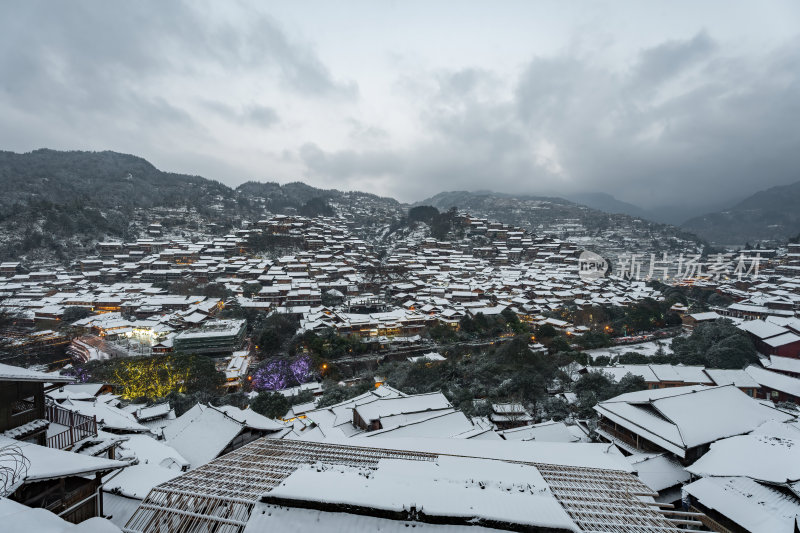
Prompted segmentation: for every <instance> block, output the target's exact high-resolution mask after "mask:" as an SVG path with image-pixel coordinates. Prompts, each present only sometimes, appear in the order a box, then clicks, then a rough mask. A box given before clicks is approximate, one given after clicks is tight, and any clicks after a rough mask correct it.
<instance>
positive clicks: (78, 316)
mask: <svg viewBox="0 0 800 533" xmlns="http://www.w3.org/2000/svg"><path fill="white" fill-rule="evenodd" d="M91 314H92V312H91V311H90V310H89V309H87V308H86V307H80V306H77V305H73V306H70V307H67V308H66V309H64V314H63V315H62V316H61V320H62V321H63V322H67V323H72V322H75V321H76V320H82V319H84V318H86V317H88V316H91Z"/></svg>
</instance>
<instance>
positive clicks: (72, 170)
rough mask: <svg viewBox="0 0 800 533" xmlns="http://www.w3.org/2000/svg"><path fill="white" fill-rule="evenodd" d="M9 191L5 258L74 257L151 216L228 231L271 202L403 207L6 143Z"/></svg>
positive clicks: (3, 186)
mask: <svg viewBox="0 0 800 533" xmlns="http://www.w3.org/2000/svg"><path fill="white" fill-rule="evenodd" d="M0 190H2V191H3V193H2V194H0V260H4V259H8V258H20V257H23V256H24V257H25V258H28V259H52V258H55V259H58V260H65V259H68V257H69V256H74V255H76V254H77V253H89V251H88V249H89V248H92V247H93V246H94V243H95V242H97V241H99V240H103V239H106V238H113V239H124V240H128V239H134V238H136V237H138V236H141V235H142V234H143V232H144V231H145V230H146V227H147V225H148V224H149V223H151V222H162V223H167V224H168V225H169V226H172V227H184V226H185V227H187V228H189V229H191V228H192V227H194V228H196V229H199V228H200V226H201V225H204V224H209V223H213V224H215V225H216V226H215V227H217V228H219V231H227V230H229V229H231V228H233V227H238V223H239V222H240V221H241V220H242V219H251V220H252V219H254V218H258V217H261V216H263V215H264V213H265V210H266V211H269V212H272V213H282V212H286V210H290V209H292V210H294V211H296V212H300V213H304V212H311V213H319V212H330V207H328V206H327V204H326V203H325V202H329V203H332V202H335V203H337V204H339V205H341V206H342V209H343V210H347V209H348V208H349V207H351V206H361V205H364V204H365V203H366V204H369V205H370V206H371V209H372V210H371V211H367V212H363V210H360V209H354V211H357V212H359V213H360V214H361V215H363V216H371V215H373V214H374V213H375V212H380V214H381V215H382V216H388V217H389V218H393V217H397V216H398V215H397V213H398V212H399V211H400V204H399V203H398V202H397V201H395V200H392V199H386V198H379V197H377V196H375V195H371V194H368V193H358V192H354V193H344V192H341V191H336V190H322V189H317V188H314V187H311V186H309V185H306V184H304V183H299V182H296V183H289V184H286V185H279V184H277V183H260V182H247V183H245V184H242V185H240V186H239V187H238V188H236V189H232V188H231V187H228V186H227V185H224V184H222V183H219V182H217V181H213V180H209V179H206V178H203V177H201V176H189V175H185V174H176V173H171V172H164V171H162V170H159V169H157V168H156V167H155V166H153V165H152V164H151V163H149V162H148V161H147V160H145V159H143V158H141V157H137V156H133V155H129V154H121V153H117V152H110V151H104V152H81V151H56V150H48V149H41V150H35V151H33V152H28V153H23V154H19V153H14V152H8V151H0ZM364 199H368V200H369V201H367V202H365V201H364ZM309 202H311V203H309ZM362 218H363V217H362Z"/></svg>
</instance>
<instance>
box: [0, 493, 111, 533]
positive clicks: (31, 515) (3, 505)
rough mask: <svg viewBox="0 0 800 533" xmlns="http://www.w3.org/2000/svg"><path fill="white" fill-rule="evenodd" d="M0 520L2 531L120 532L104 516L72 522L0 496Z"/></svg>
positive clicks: (57, 532)
mask: <svg viewBox="0 0 800 533" xmlns="http://www.w3.org/2000/svg"><path fill="white" fill-rule="evenodd" d="M0 522H2V524H3V533H121V530H120V529H119V528H118V527H116V526H115V525H114V524H112V523H111V522H109V521H108V520H106V519H105V518H100V517H94V518H90V519H88V520H85V521H83V522H81V523H80V524H72V523H70V522H67V521H66V520H64V519H63V518H61V517H60V516H58V515H56V514H55V513H51V512H50V511H48V510H46V509H39V508H31V507H28V506H26V505H23V504H21V503H17V502H15V501H13V500H9V499H8V498H0Z"/></svg>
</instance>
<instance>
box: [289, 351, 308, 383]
mask: <svg viewBox="0 0 800 533" xmlns="http://www.w3.org/2000/svg"><path fill="white" fill-rule="evenodd" d="M289 370H290V371H291V373H292V377H293V378H294V379H295V381H297V384H298V385H302V384H303V383H305V382H306V381H308V380H309V379H310V378H311V358H310V357H309V356H308V355H306V354H303V355H300V356H298V357H297V359H295V360H294V361H292V364H290V365H289Z"/></svg>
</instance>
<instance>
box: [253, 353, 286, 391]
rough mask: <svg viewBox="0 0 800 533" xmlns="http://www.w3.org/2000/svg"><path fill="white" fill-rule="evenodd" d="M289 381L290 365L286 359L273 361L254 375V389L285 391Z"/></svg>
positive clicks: (265, 364) (261, 367) (268, 362)
mask: <svg viewBox="0 0 800 533" xmlns="http://www.w3.org/2000/svg"><path fill="white" fill-rule="evenodd" d="M288 381H289V365H288V363H287V362H286V360H284V359H272V360H271V361H267V362H266V363H264V364H263V365H261V366H260V367H259V368H258V370H256V371H255V372H254V373H253V388H254V389H257V390H273V391H274V390H281V389H285V388H286V385H287V383H288Z"/></svg>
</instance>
